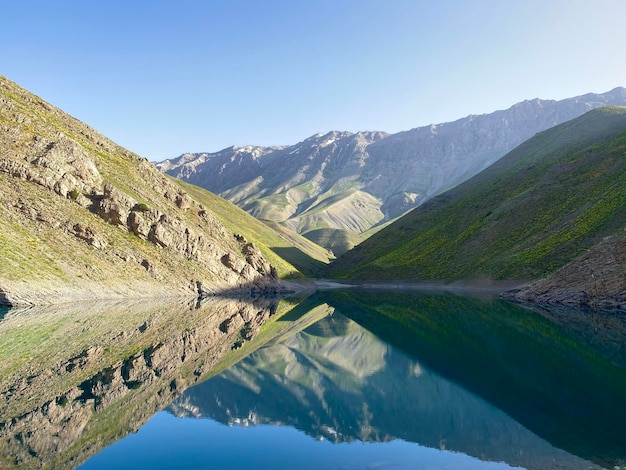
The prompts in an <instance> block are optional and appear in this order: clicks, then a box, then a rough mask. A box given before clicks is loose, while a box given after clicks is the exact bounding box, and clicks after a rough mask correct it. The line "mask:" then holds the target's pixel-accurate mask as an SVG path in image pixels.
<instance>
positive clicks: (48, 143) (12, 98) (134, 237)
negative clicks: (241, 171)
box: [0, 76, 280, 305]
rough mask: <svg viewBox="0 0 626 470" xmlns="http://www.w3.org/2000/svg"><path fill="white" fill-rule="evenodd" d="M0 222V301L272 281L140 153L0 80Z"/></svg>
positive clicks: (274, 280) (261, 286) (254, 251)
mask: <svg viewBox="0 0 626 470" xmlns="http://www.w3.org/2000/svg"><path fill="white" fill-rule="evenodd" d="M0 219H1V220H2V224H1V226H0V248H1V249H2V255H3V256H4V258H5V259H4V267H3V269H2V271H0V304H10V305H19V304H41V303H55V302H63V301H68V300H76V299H81V298H83V299H84V298H111V297H127V296H136V295H140V296H155V295H159V296H162V295H181V294H184V295H207V294H211V293H215V292H218V291H223V290H226V289H228V290H233V289H234V290H250V289H254V290H277V289H280V282H279V280H278V274H277V271H276V269H275V268H274V267H272V266H270V265H269V263H268V262H267V261H266V260H265V258H264V256H263V254H262V252H261V250H260V249H259V247H258V246H255V245H252V244H249V243H247V242H246V241H245V237H244V236H242V235H241V234H235V233H231V232H229V231H228V230H226V229H225V227H224V226H223V225H222V224H221V223H220V221H218V219H217V218H216V217H215V216H214V215H213V214H212V213H211V210H210V208H208V207H204V206H203V205H202V204H199V203H198V202H196V201H195V200H194V199H193V198H192V197H191V196H190V195H189V194H187V193H186V192H185V191H184V190H183V189H182V188H181V187H179V186H178V185H177V184H176V183H175V182H173V181H172V180H170V179H168V178H166V177H165V176H164V175H163V174H161V173H159V172H158V171H156V170H155V169H154V167H153V166H152V165H151V164H150V163H149V162H148V161H147V160H146V159H144V158H141V157H139V156H137V155H135V154H133V153H131V152H129V151H127V150H125V149H123V148H121V147H119V146H118V145H116V144H114V143H113V142H111V141H110V140H108V139H106V138H105V137H103V136H102V135H100V134H98V133H97V132H96V131H94V130H93V129H91V128H89V127H88V126H87V125H85V124H83V123H81V122H80V121H77V120H76V119H74V118H72V117H70V116H68V115H67V114H65V113H63V112H62V111H60V110H58V109H56V108H54V107H53V106H51V105H49V104H48V103H46V102H44V101H43V100H41V99H39V98H38V97H36V96H34V95H32V94H30V93H28V92H27V91H26V90H24V89H22V88H20V87H18V86H17V85H15V84H14V83H12V82H10V81H9V80H7V79H6V78H4V77H1V76H0Z"/></svg>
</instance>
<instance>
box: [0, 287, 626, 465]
mask: <svg viewBox="0 0 626 470" xmlns="http://www.w3.org/2000/svg"><path fill="white" fill-rule="evenodd" d="M109 320H115V322H114V323H115V324H117V326H118V328H111V327H110V324H111V322H110V321H109ZM263 322H266V324H265V326H264V327H263V328H259V325H260V323H263ZM625 324H626V322H625V321H624V318H623V317H621V316H620V315H607V314H598V313H593V312H585V311H580V310H576V311H575V310H555V311H541V312H533V311H530V310H528V309H525V308H522V307H520V306H517V305H514V304H511V303H508V302H504V301H501V300H497V299H493V298H490V297H485V298H478V297H468V296H459V295H453V294H449V293H448V294H445V293H439V294H434V293H430V294H427V293H418V292H394V293H388V292H382V291H375V292H373V291H365V290H352V291H341V290H338V291H332V292H320V293H317V294H314V295H313V296H311V297H309V298H307V299H305V300H303V301H295V300H290V301H286V302H285V301H283V302H277V301H273V300H270V301H259V300H257V301H242V300H237V301H233V300H217V299H215V300H214V301H212V302H209V303H207V304H205V305H191V304H190V305H171V306H164V305H161V306H149V305H148V306H147V305H143V306H141V308H138V307H137V306H135V307H132V308H130V307H128V306H125V307H123V306H116V308H113V309H111V308H109V309H108V310H107V308H104V307H103V308H100V309H94V308H92V309H91V310H90V311H89V313H87V312H84V311H82V312H81V311H79V310H76V311H74V312H73V313H68V312H56V313H55V312H47V313H46V314H42V313H41V312H39V313H36V314H35V313H31V314H20V315H14V314H12V313H11V312H9V314H8V315H7V316H6V317H5V318H4V320H2V322H0V349H1V350H2V352H3V353H6V357H7V358H8V359H10V360H9V361H8V362H6V363H4V365H3V367H2V368H0V378H2V382H0V384H2V390H4V392H1V393H2V394H3V395H4V396H5V398H6V399H7V401H6V404H5V405H3V408H1V409H0V410H1V412H2V419H1V420H0V422H2V423H3V424H0V451H1V452H0V455H4V456H5V457H4V461H0V463H1V464H3V465H4V466H6V467H8V468H11V466H14V467H18V466H31V467H39V466H44V467H46V466H48V467H52V468H55V467H58V468H67V467H72V466H81V468H85V469H95V468H240V469H245V468H302V469H308V468H337V469H340V468H345V469H353V468H354V469H356V468H372V469H374V468H375V469H381V468H385V469H387V468H389V469H396V468H397V469H405V468H406V469H409V468H427V469H430V468H432V469H435V468H458V469H462V468H510V467H522V468H531V469H552V468H580V469H588V468H614V467H615V466H623V465H624V462H625V461H626V428H625V427H624V423H626V411H625V410H626V407H624V406H623V403H624V399H625V398H626V351H625V347H624V344H625V343H624V339H625V338H626V335H625V334H624V331H625V328H624V325H625ZM105 325H109V326H107V327H105ZM106 328H109V329H110V330H107V329H106ZM44 331H47V332H48V333H47V337H46V338H45V339H44V341H42V342H41V344H39V345H38V346H34V345H31V346H30V348H29V347H28V345H29V343H28V340H29V337H30V336H37V337H40V336H41V335H42V334H43V332H44ZM36 333H37V334H36ZM94 333H97V335H96V336H94ZM62 334H64V337H65V338H66V339H67V338H70V339H71V341H65V342H64V343H59V341H58V336H59V337H60V336H61V335H62ZM55 338H57V340H55ZM89 342H91V343H92V344H91V346H89V347H87V343H89ZM74 343H78V344H74ZM60 344H63V347H61V345H60ZM32 358H35V359H36V360H37V361H36V362H37V363H38V364H40V366H35V365H33V363H32V360H31V359H32ZM9 364H13V365H9ZM37 370H39V371H38V372H37ZM40 384H41V385H44V384H45V385H47V387H43V386H40ZM194 384H195V385H194ZM33 405H34V406H33ZM18 464H20V465H18Z"/></svg>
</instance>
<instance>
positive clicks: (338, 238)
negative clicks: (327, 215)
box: [304, 228, 363, 256]
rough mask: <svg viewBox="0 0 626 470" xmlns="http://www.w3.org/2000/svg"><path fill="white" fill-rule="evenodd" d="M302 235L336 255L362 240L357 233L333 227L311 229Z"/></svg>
mask: <svg viewBox="0 0 626 470" xmlns="http://www.w3.org/2000/svg"><path fill="white" fill-rule="evenodd" d="M304 236H305V237H306V238H308V239H309V240H311V241H312V242H313V243H316V244H318V245H320V246H323V247H324V248H328V249H329V250H331V251H332V252H333V254H335V255H337V256H340V255H342V254H344V253H345V252H346V251H349V250H351V249H352V248H354V247H355V246H356V245H358V244H359V243H361V241H363V238H361V237H360V236H359V235H356V234H354V233H352V232H348V231H347V230H340V229H335V228H320V229H317V230H311V231H310V232H306V233H305V234H304Z"/></svg>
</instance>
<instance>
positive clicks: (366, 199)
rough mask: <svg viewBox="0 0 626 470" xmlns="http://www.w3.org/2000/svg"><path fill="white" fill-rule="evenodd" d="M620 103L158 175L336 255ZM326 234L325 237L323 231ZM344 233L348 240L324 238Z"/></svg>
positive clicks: (350, 139) (247, 157)
mask: <svg viewBox="0 0 626 470" xmlns="http://www.w3.org/2000/svg"><path fill="white" fill-rule="evenodd" d="M606 105H626V89H624V88H616V89H615V90H612V91H610V92H608V93H605V94H601V95H596V94H588V95H584V96H579V97H576V98H571V99H566V100H561V101H553V100H540V99H534V100H529V101H524V102H521V103H518V104H516V105H514V106H512V107H511V108H509V109H507V110H503V111H496V112H494V113H490V114H485V115H480V116H468V117H466V118H463V119H459V120H457V121H454V122H449V123H444V124H436V125H435V124H433V125H431V126H426V127H420V128H416V129H412V130H410V131H406V132H400V133H398V134H393V135H388V134H385V133H383V132H359V133H356V134H352V133H349V132H329V133H327V134H324V135H322V134H317V135H315V136H312V137H310V138H308V139H306V140H304V141H303V142H300V143H298V144H296V145H291V146H284V147H253V146H248V147H231V148H227V149H224V150H222V151H220V152H217V153H195V154H190V153H188V154H183V155H181V156H180V157H178V158H175V159H172V160H166V161H164V162H161V163H159V164H158V165H157V167H158V168H159V169H160V170H161V171H164V172H166V173H168V174H170V175H173V176H175V177H177V178H181V179H183V180H185V181H188V182H191V183H193V184H197V185H199V186H202V187H204V188H207V189H209V190H210V191H213V192H215V193H218V194H220V195H222V196H223V197H225V198H226V199H228V200H230V201H232V202H234V203H235V204H237V205H238V206H240V207H242V208H243V209H245V210H246V211H248V212H249V213H251V214H252V215H254V216H255V217H258V218H260V219H266V220H271V221H275V222H280V223H282V224H284V225H285V226H287V227H290V228H292V229H294V230H296V231H298V232H299V233H301V234H304V235H305V236H307V237H309V236H311V237H312V238H314V239H315V240H316V241H318V242H320V243H327V242H328V241H329V240H333V239H336V238H337V237H343V239H344V240H342V243H341V244H338V243H335V245H332V244H331V243H329V244H327V245H324V246H326V247H327V248H329V249H333V247H334V248H335V250H339V253H337V254H340V253H341V252H342V251H344V250H345V249H346V248H350V247H351V245H352V244H353V243H356V242H358V238H357V239H356V240H355V239H354V236H355V235H361V236H368V235H369V233H368V230H370V229H371V228H372V227H377V226H380V225H381V224H384V223H386V222H388V221H390V220H393V219H395V218H396V217H398V216H400V215H402V214H404V213H406V212H407V211H408V210H410V209H412V208H414V207H416V206H418V205H420V204H421V203H423V202H424V201H426V200H428V199H429V198H431V197H433V196H435V195H437V194H439V193H441V192H443V191H445V190H447V189H450V188H452V187H454V186H455V185H457V184H459V183H461V182H462V181H464V180H466V179H468V178H470V177H471V176H473V175H475V174H477V173H478V172H480V171H481V170H483V169H485V168H486V167H487V166H489V165H490V164H492V163H493V162H495V161H496V160H498V159H499V158H500V157H502V156H503V155H505V154H506V153H507V152H509V151H510V150H512V149H513V148H515V147H516V146H517V145H519V144H521V143H522V142H523V141H525V140H527V139H529V138H530V137H532V136H533V135H534V134H536V133H537V132H539V131H542V130H545V129H547V128H550V127H552V126H554V125H557V124H560V123H562V122H565V121H567V120H570V119H573V118H575V117H578V116H580V115H582V114H584V113H585V112H587V111H589V110H591V109H593V108H596V107H600V106H606ZM321 229H324V230H326V231H327V233H326V234H324V236H323V237H320V236H319V232H317V231H319V230H321ZM332 231H340V232H349V233H350V234H352V239H351V240H350V241H349V242H348V243H346V241H345V240H346V236H345V235H341V234H332V233H329V232H332Z"/></svg>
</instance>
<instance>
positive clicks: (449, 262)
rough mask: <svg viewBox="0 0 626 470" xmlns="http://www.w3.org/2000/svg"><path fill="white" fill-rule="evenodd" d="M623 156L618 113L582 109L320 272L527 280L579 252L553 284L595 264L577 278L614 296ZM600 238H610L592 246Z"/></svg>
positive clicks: (624, 206) (624, 194)
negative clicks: (583, 277) (584, 277)
mask: <svg viewBox="0 0 626 470" xmlns="http://www.w3.org/2000/svg"><path fill="white" fill-rule="evenodd" d="M625 155H626V108H624V107H621V108H620V107H613V108H610V107H608V108H601V109H596V110H594V111H590V112H589V113H587V114H585V115H584V116H581V117H580V118H577V119H574V120H572V121H569V122H566V123H564V124H561V125H559V126H556V127H554V128H552V129H550V130H547V131H544V132H542V133H540V134H538V135H537V136H535V137H534V138H532V139H530V140H528V141H527V142H525V143H524V144H522V145H520V146H519V147H517V148H516V149H515V150H514V151H513V152H511V153H509V154H508V155H507V156H505V157H504V158H502V159H501V160H499V161H498V162H496V163H495V164H494V165H492V166H491V167H490V168H488V169H487V170H485V171H483V172H481V173H480V174H479V175H477V176H475V177H473V178H472V179H470V180H469V181H467V182H465V183H463V184H461V185H459V186H457V187H456V188H454V189H453V190H450V191H448V192H446V193H444V194H442V195H440V196H437V197H435V198H433V199H432V200H430V201H428V202H427V203H426V204H424V205H422V206H421V207H419V208H417V209H415V210H414V211H412V212H410V213H409V214H407V215H406V216H404V217H403V218H402V219H400V220H399V221H397V222H395V223H393V224H391V225H390V226H389V227H387V228H385V229H384V230H382V231H381V232H380V233H378V234H376V235H374V236H372V237H371V238H369V239H368V240H366V241H365V242H363V243H362V244H360V245H359V246H357V247H356V248H354V249H353V250H352V251H350V252H348V253H346V254H345V255H344V256H342V257H341V258H339V259H338V260H337V261H336V262H334V263H333V264H332V265H331V266H330V268H329V274H331V275H334V276H338V277H346V278H360V279H414V280H423V279H438V280H445V281H450V280H458V279H481V278H487V279H526V280H528V279H539V278H543V277H545V276H547V275H548V274H551V273H553V272H555V271H556V270H557V269H559V268H561V267H563V266H565V265H567V264H568V263H570V262H571V261H572V260H574V259H575V258H576V257H578V256H586V258H583V259H581V260H580V261H579V264H576V265H573V267H572V268H570V271H563V272H562V273H561V274H560V276H561V277H560V279H561V280H562V282H565V283H570V282H573V281H571V278H567V276H568V275H567V273H568V272H570V273H571V271H572V270H573V271H576V270H578V271H579V276H581V275H582V273H583V271H581V270H580V268H576V267H575V266H579V267H580V266H581V264H580V263H582V264H583V265H586V264H590V263H592V264H593V263H594V262H595V261H593V260H599V259H600V258H602V259H603V261H602V262H601V263H600V264H599V265H597V266H595V267H593V268H591V267H589V268H588V269H586V270H585V271H584V272H587V273H588V274H593V276H594V277H593V278H592V279H594V278H595V280H594V281H592V280H585V281H584V282H585V283H586V284H587V285H589V286H591V285H592V284H593V285H594V286H595V287H594V289H595V291H596V292H597V293H600V292H602V295H603V296H605V297H606V296H609V297H610V296H617V295H622V296H623V292H624V291H623V287H624V284H623V272H624V257H623V253H622V251H623V245H622V244H620V242H619V240H623V230H624V228H626V186H624V184H623V183H624V181H626V158H625ZM605 237H617V238H615V239H614V240H615V241H614V242H610V241H607V242H606V244H605V245H602V246H601V245H598V244H599V243H600V242H602V241H603V239H604V238H605ZM389 240H393V241H394V243H393V246H390V244H389ZM611 243H613V244H612V245H611ZM596 245H597V247H596V248H595V249H594V251H593V252H590V253H589V254H587V255H585V253H586V252H587V250H589V249H592V248H593V247H594V246H596ZM607 247H611V248H609V249H608V250H609V251H611V252H612V255H610V256H608V257H607V256H604V255H601V253H606V252H607ZM613 250H615V252H613ZM603 256H604V257H603ZM602 266H610V269H609V268H608V267H607V268H606V269H604V268H603V267H602ZM592 269H593V272H592V271H591V270H592ZM566 278H567V279H569V280H566ZM572 288H574V287H573V286H572ZM589 293H591V290H590V291H589ZM594 295H595V294H594Z"/></svg>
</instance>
